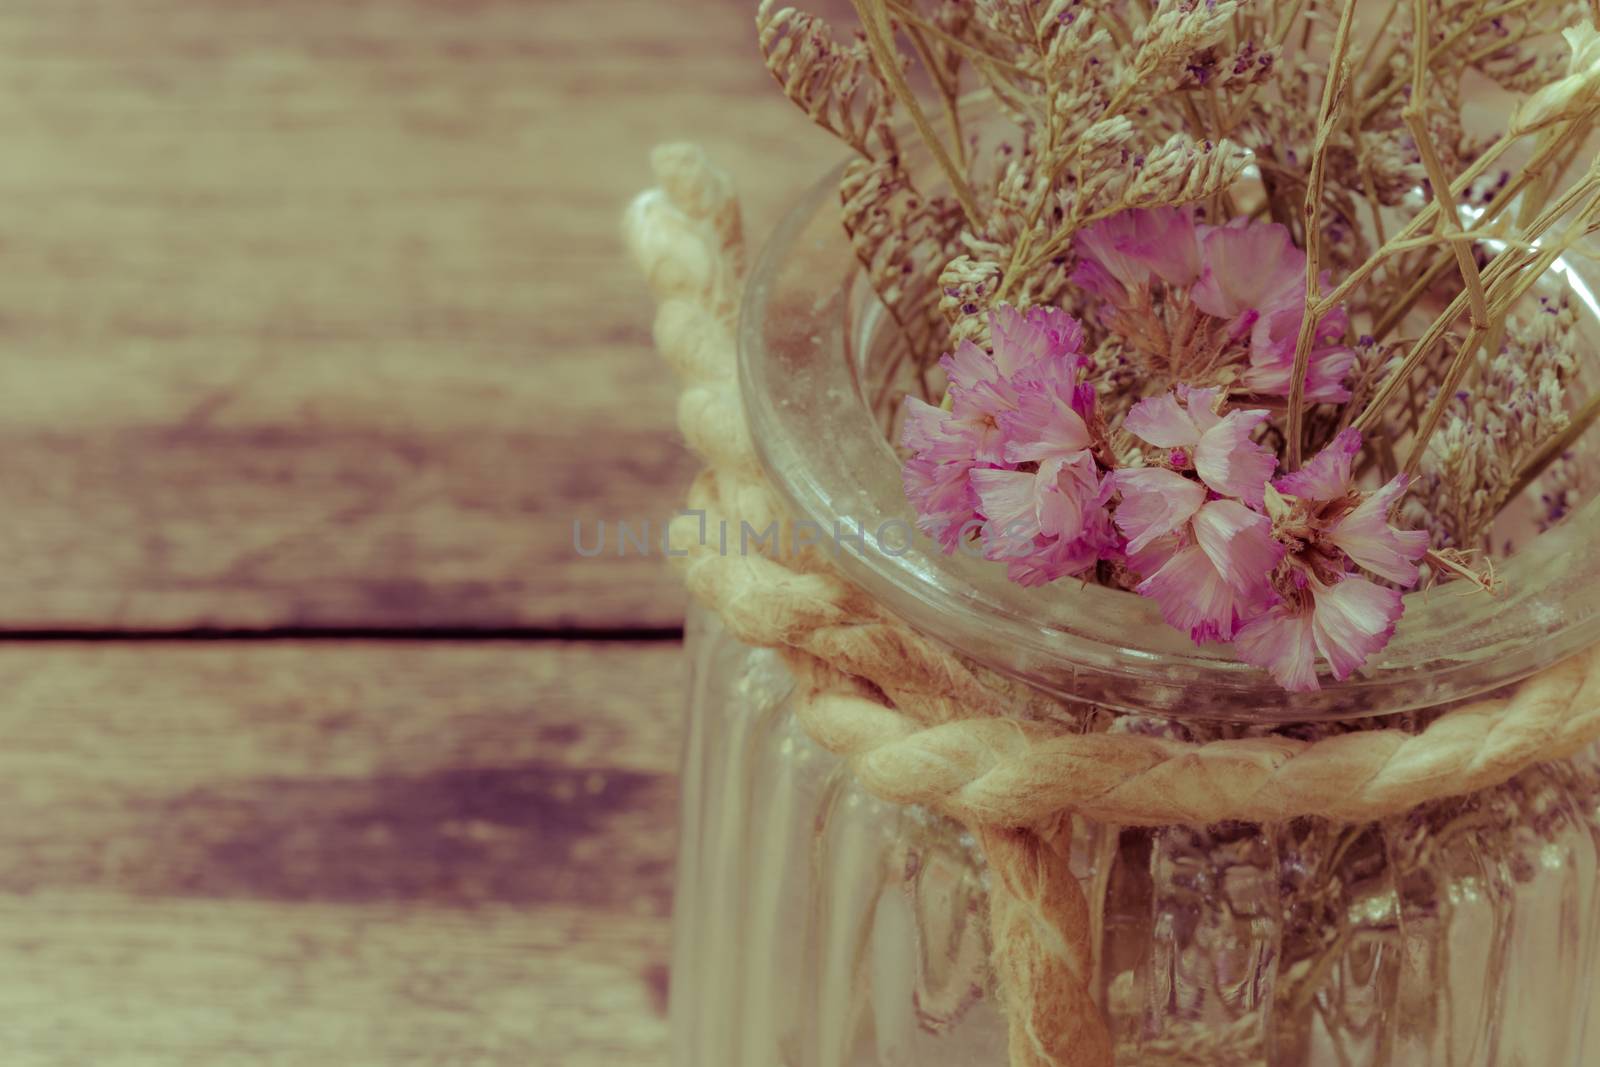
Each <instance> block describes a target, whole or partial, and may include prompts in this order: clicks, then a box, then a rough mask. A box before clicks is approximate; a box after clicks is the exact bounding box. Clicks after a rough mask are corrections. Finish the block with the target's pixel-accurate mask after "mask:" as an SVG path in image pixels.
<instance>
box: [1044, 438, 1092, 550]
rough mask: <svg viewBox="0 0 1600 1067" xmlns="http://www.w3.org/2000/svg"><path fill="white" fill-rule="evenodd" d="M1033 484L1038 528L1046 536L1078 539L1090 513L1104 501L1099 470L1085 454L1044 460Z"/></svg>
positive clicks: (1080, 453) (1087, 454) (1090, 457)
mask: <svg viewBox="0 0 1600 1067" xmlns="http://www.w3.org/2000/svg"><path fill="white" fill-rule="evenodd" d="M1035 482H1036V489H1035V495H1036V499H1037V501H1038V505H1037V507H1038V514H1039V528H1040V532H1041V533H1043V534H1045V535H1046V536H1048V537H1061V538H1065V539H1068V540H1072V539H1075V538H1077V537H1078V536H1079V535H1080V534H1081V533H1082V532H1083V527H1084V522H1085V521H1086V518H1087V516H1088V514H1089V512H1090V510H1091V509H1094V508H1098V507H1100V506H1101V505H1102V504H1103V503H1104V502H1105V498H1104V496H1103V495H1102V494H1101V487H1100V475H1099V471H1098V470H1097V469H1096V467H1095V463H1094V457H1092V456H1090V455H1089V453H1088V452H1079V453H1077V454H1076V455H1075V456H1073V457H1071V458H1070V459H1050V460H1046V461H1045V462H1044V463H1042V464H1040V466H1039V472H1038V474H1037V475H1035Z"/></svg>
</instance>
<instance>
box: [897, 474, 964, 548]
mask: <svg viewBox="0 0 1600 1067" xmlns="http://www.w3.org/2000/svg"><path fill="white" fill-rule="evenodd" d="M971 470H972V464H971V463H948V462H946V463H941V462H938V461H936V460H932V459H929V458H927V457H925V456H914V457H912V458H911V459H909V460H907V461H906V465H905V467H904V469H903V470H902V471H901V478H902V480H903V482H904V484H905V491H906V499H907V500H909V501H910V502H911V506H912V507H913V508H915V509H916V512H917V528H918V529H919V530H921V531H922V532H923V533H925V534H927V535H928V536H929V537H931V538H933V539H934V540H936V541H938V542H939V545H940V546H941V547H942V548H943V549H944V550H945V551H946V552H954V551H955V550H956V548H957V546H958V545H959V544H960V543H961V541H962V540H963V537H964V534H965V533H966V532H969V531H970V530H971V529H975V527H969V528H968V531H963V529H962V527H963V525H964V524H966V523H969V522H975V520H976V519H977V512H976V510H975V504H976V502H977V501H976V498H975V497H974V494H973V492H972V485H971V481H970V477H969V475H970V473H971Z"/></svg>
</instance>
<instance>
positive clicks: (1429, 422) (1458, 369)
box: [1404, 194, 1600, 474]
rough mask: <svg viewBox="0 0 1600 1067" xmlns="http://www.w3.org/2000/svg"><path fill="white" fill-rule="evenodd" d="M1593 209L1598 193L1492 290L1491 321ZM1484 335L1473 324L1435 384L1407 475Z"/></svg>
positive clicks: (1525, 287) (1547, 265)
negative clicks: (1547, 243) (1502, 288)
mask: <svg viewBox="0 0 1600 1067" xmlns="http://www.w3.org/2000/svg"><path fill="white" fill-rule="evenodd" d="M1596 207H1600V194H1597V195H1594V196H1591V197H1590V200H1589V203H1588V204H1587V205H1585V207H1584V209H1583V211H1581V212H1580V213H1579V214H1578V216H1577V217H1576V218H1574V219H1573V220H1572V222H1571V223H1570V224H1569V225H1568V226H1567V228H1566V231H1565V232H1564V233H1563V234H1562V236H1561V239H1560V240H1558V241H1557V242H1556V243H1555V245H1554V246H1553V247H1550V248H1543V249H1541V250H1540V252H1539V255H1538V257H1537V258H1536V259H1534V261H1533V262H1532V263H1531V264H1530V265H1529V266H1528V268H1527V269H1525V270H1523V271H1521V272H1520V273H1518V274H1515V275H1513V276H1512V277H1508V278H1506V279H1505V282H1506V283H1507V290H1506V291H1504V292H1500V291H1498V290H1499V288H1500V287H1499V286H1497V287H1496V289H1497V292H1496V293H1495V301H1494V307H1493V309H1492V312H1491V314H1492V316H1493V317H1494V318H1495V319H1503V318H1504V317H1505V315H1506V312H1507V311H1509V310H1510V308H1511V305H1512V304H1514V303H1516V301H1517V300H1519V299H1520V298H1521V297H1522V295H1523V294H1524V293H1526V292H1527V291H1528V290H1529V289H1530V288H1532V287H1533V284H1534V283H1535V282H1536V281H1538V280H1539V277H1540V276H1541V275H1542V274H1544V272H1545V271H1547V270H1549V269H1550V266H1551V264H1553V263H1554V262H1555V261H1556V260H1557V259H1559V258H1560V257H1561V254H1562V253H1563V252H1565V251H1566V250H1567V249H1568V248H1569V247H1570V246H1571V245H1572V243H1573V242H1574V241H1576V240H1577V239H1578V237H1579V236H1580V235H1581V234H1582V233H1583V231H1584V229H1585V228H1586V227H1587V225H1588V223H1589V219H1590V217H1591V215H1592V214H1593V212H1594V210H1595V208H1596ZM1487 332H1488V331H1487V329H1486V328H1484V327H1481V326H1479V325H1477V324H1474V325H1473V327H1472V329H1471V330H1470V331H1469V332H1468V334H1467V341H1466V343H1465V344H1463V345H1462V346H1461V348H1460V349H1459V350H1458V351H1457V352H1456V355H1455V358H1454V359H1453V360H1452V361H1451V364H1450V367H1449V370H1447V371H1446V373H1445V376H1444V380H1443V381H1442V382H1441V383H1440V385H1439V392H1438V395H1437V396H1435V397H1434V399H1433V403H1432V404H1431V405H1430V406H1429V408H1428V414H1427V417H1426V418H1425V419H1424V420H1423V422H1422V425H1421V426H1420V427H1419V428H1418V429H1417V436H1416V441H1415V442H1414V443H1413V444H1412V446H1411V454H1410V455H1409V456H1408V457H1407V458H1406V465H1405V467H1404V470H1405V472H1406V473H1407V474H1411V473H1413V472H1415V471H1416V469H1417V466H1418V465H1419V464H1420V463H1421V462H1422V457H1423V455H1424V454H1425V453H1426V452H1427V450H1428V440H1429V438H1431V437H1432V436H1433V431H1434V430H1435V429H1437V428H1438V425H1439V420H1440V419H1441V418H1443V417H1444V410H1445V408H1446V407H1448V406H1449V403H1450V400H1451V398H1452V397H1453V396H1454V394H1455V391H1456V387H1457V386H1458V385H1459V384H1460V382H1461V376H1462V374H1464V373H1465V372H1466V369H1467V366H1468V363H1469V362H1470V360H1471V357H1472V353H1473V351H1475V349H1476V346H1477V343H1478V342H1479V341H1481V340H1482V339H1483V336H1484V334H1485V333H1487Z"/></svg>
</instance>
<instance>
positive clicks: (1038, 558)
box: [1006, 537, 1100, 586]
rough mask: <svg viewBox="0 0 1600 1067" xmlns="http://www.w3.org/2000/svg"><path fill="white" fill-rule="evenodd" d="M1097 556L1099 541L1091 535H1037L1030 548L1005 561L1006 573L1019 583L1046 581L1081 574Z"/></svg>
mask: <svg viewBox="0 0 1600 1067" xmlns="http://www.w3.org/2000/svg"><path fill="white" fill-rule="evenodd" d="M1099 560H1100V545H1099V544H1098V542H1096V541H1095V540H1094V539H1093V538H1090V537H1080V538H1077V539H1076V540H1072V541H1068V540H1066V539H1065V538H1055V539H1049V538H1040V539H1039V540H1038V542H1037V543H1036V545H1035V546H1034V549H1033V550H1032V551H1031V552H1028V553H1027V554H1026V555H1023V556H1021V557H1018V558H1016V559H1013V560H1010V561H1009V562H1008V563H1007V564H1006V577H1007V578H1009V579H1011V580H1012V581H1013V582H1016V583H1017V584H1018V585H1026V586H1036V585H1045V584H1047V583H1049V582H1053V581H1055V580H1056V579H1058V578H1065V577H1067V576H1069V575H1073V574H1082V573H1083V572H1084V571H1086V570H1088V569H1089V568H1090V567H1093V566H1094V565H1095V564H1096V563H1098V562H1099Z"/></svg>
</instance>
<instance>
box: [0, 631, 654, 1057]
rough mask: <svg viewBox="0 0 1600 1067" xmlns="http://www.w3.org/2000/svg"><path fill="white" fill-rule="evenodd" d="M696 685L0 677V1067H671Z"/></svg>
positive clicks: (240, 667)
mask: <svg viewBox="0 0 1600 1067" xmlns="http://www.w3.org/2000/svg"><path fill="white" fill-rule="evenodd" d="M682 670H683V668H682V660H681V658H680V656H679V652H678V649H677V648H676V646H673V645H670V644H661V645H618V644H573V645H567V644H559V643H553V644H546V643H536V644H517V643H503V644H496V645H493V646H484V645H451V644H414V643H408V642H383V643H351V644H344V645H341V646H338V647H329V646H328V645H326V644H316V645H306V644H299V643H284V644H270V645H262V644H259V643H256V644H243V645H240V644H228V643H216V644H145V645H138V646H129V645H117V644H97V645H86V646H74V645H63V646H49V647H43V648H40V647H19V646H14V645H10V646H8V645H0V683H3V684H4V686H5V689H6V691H7V694H8V696H7V699H6V700H5V701H3V702H0V736H3V737H4V738H5V739H6V743H5V745H4V746H0V806H3V809H4V810H5V812H6V814H7V818H6V819H5V820H3V821H0V959H3V960H4V961H5V962H6V966H5V967H4V968H3V969H0V1061H3V1062H4V1063H6V1064H7V1067H78V1065H81V1064H90V1063H92V1064H96V1065H106V1067H187V1065H190V1064H193V1065H195V1067H214V1065H234V1064H238V1065H243V1067H265V1065H279V1064H282V1065H285V1067H288V1065H294V1067H323V1065H327V1067H335V1065H337V1067H387V1065H394V1064H417V1065H424V1064H426V1065H430V1067H432V1065H443V1064H450V1065H456V1064H472V1065H483V1067H491V1065H492V1067H512V1065H516V1067H523V1065H527V1064H543V1063H549V1064H561V1065H563V1067H591V1065H592V1067H600V1065H602V1064H603V1065H606V1067H610V1065H612V1064H615V1063H619V1062H641V1063H642V1062H661V1061H662V1058H663V1056H664V1051H663V1049H664V1042H665V1021H664V1008H665V987H666V951H667V912H668V907H669V897H670V886H671V866H672V852H673V849H674V847H675V846H674V838H675V834H674V831H673V826H674V823H675V816H676V811H675V794H676V786H675V784H674V780H673V775H672V770H673V768H674V767H675V765H676V761H677V744H678V727H677V720H678V713H679V710H680V703H681V693H682V692H683V690H684V684H683V676H682Z"/></svg>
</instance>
